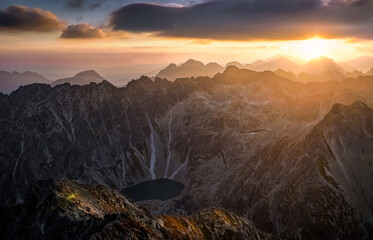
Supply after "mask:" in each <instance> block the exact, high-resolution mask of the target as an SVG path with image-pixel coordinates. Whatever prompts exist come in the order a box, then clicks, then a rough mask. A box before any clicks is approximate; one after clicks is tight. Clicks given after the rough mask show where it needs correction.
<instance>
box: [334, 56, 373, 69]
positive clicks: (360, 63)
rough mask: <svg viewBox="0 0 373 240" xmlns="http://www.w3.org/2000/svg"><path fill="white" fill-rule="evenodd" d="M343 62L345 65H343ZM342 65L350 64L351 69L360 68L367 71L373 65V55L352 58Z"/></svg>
mask: <svg viewBox="0 0 373 240" xmlns="http://www.w3.org/2000/svg"><path fill="white" fill-rule="evenodd" d="M342 64H343V65H342ZM342 64H341V65H342V66H343V67H344V68H345V66H349V67H350V69H349V71H352V70H355V69H356V70H358V71H362V72H367V71H369V70H370V68H371V67H372V66H373V57H371V56H362V57H359V58H356V59H352V60H349V61H346V62H343V63H342Z"/></svg>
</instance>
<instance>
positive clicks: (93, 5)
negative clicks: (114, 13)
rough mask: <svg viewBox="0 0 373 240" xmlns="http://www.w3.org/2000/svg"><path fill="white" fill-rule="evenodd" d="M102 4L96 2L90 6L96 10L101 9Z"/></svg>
mask: <svg viewBox="0 0 373 240" xmlns="http://www.w3.org/2000/svg"><path fill="white" fill-rule="evenodd" d="M101 5H102V4H101V3H100V2H94V3H92V4H91V5H90V7H89V8H90V9H96V8H99V7H101Z"/></svg>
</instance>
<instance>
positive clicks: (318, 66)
mask: <svg viewBox="0 0 373 240" xmlns="http://www.w3.org/2000/svg"><path fill="white" fill-rule="evenodd" d="M363 60H365V63H364V64H363V65H364V67H363V68H364V69H365V68H366V67H365V66H368V65H369V64H372V65H371V66H373V61H372V63H370V58H369V57H366V58H363V59H360V60H356V61H355V62H356V63H357V62H363ZM351 63H354V62H351ZM352 65H353V64H352ZM229 66H235V67H237V68H241V69H250V70H253V71H259V72H261V71H272V72H275V73H276V74H277V75H279V76H282V77H286V78H288V79H291V80H294V81H299V82H325V81H330V80H342V79H344V78H351V77H352V78H355V77H359V76H364V75H365V72H367V71H361V70H357V69H361V68H357V69H354V68H351V67H350V65H348V63H337V62H335V61H334V60H333V59H331V58H327V57H325V56H321V57H319V58H315V59H311V60H310V61H308V62H306V63H305V64H298V63H296V62H294V61H292V60H291V59H288V58H287V57H285V56H276V57H273V58H270V59H267V60H265V61H263V60H257V61H255V62H253V63H250V64H243V63H240V62H237V61H232V62H229V63H227V64H226V65H225V67H223V66H221V65H219V64H217V63H209V64H207V65H204V64H203V63H202V62H200V61H196V60H193V59H190V60H188V61H187V62H185V63H183V64H181V65H179V66H178V65H176V64H170V65H169V66H168V67H166V68H165V69H163V70H161V71H160V72H159V74H157V75H156V76H157V77H159V78H165V79H168V80H170V81H174V80H175V79H177V78H186V77H198V76H208V77H212V76H214V75H215V74H217V73H220V72H222V71H223V70H224V69H226V68H227V67H229ZM369 69H370V68H369ZM369 74H371V73H369Z"/></svg>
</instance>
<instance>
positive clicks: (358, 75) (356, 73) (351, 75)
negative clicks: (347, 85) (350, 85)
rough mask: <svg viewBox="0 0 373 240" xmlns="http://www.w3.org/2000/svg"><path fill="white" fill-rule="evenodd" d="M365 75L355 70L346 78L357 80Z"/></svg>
mask: <svg viewBox="0 0 373 240" xmlns="http://www.w3.org/2000/svg"><path fill="white" fill-rule="evenodd" d="M364 75H365V74H364V73H363V72H361V71H358V70H354V71H352V72H347V73H346V75H345V77H346V78H357V77H360V76H364Z"/></svg>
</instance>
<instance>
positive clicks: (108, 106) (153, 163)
mask: <svg viewBox="0 0 373 240" xmlns="http://www.w3.org/2000/svg"><path fill="white" fill-rule="evenodd" d="M372 92H373V79H372V78H371V77H362V78H357V79H350V80H344V81H341V82H327V83H309V84H299V83H296V82H293V81H290V80H287V79H285V78H281V77H279V76H277V75H275V74H273V73H270V72H263V73H257V72H253V71H249V70H239V69H237V68H235V67H229V68H228V69H227V70H226V71H225V72H224V73H223V74H218V75H216V76H215V77H214V78H207V77H206V78H196V79H195V78H192V79H179V80H176V81H175V82H169V81H167V80H163V79H159V78H157V79H155V81H154V82H153V81H152V80H151V79H149V78H146V77H142V78H140V79H139V80H135V81H132V82H130V83H129V84H128V86H127V87H125V88H115V87H113V86H112V85H111V84H109V83H108V82H105V81H104V82H102V83H100V84H94V83H92V84H89V85H87V86H70V85H68V84H65V85H60V86H57V87H54V88H51V87H50V86H48V85H30V86H27V87H22V88H20V89H19V90H17V91H16V92H14V93H12V94H11V95H9V96H0V122H1V125H2V128H1V129H0V136H1V138H0V139H1V140H0V176H1V178H0V184H1V186H2V189H3V191H1V192H0V197H1V203H2V204H3V205H6V204H14V203H22V202H23V201H24V199H25V192H26V189H27V188H28V186H29V185H30V183H32V182H35V181H36V180H42V179H48V178H50V177H53V178H68V179H78V180H79V181H81V182H84V183H100V184H102V185H104V186H106V187H109V188H113V189H117V190H120V189H122V188H124V187H128V186H132V185H133V184H136V183H139V182H141V181H144V180H150V179H156V178H163V177H165V178H170V179H174V180H177V181H179V182H182V183H183V184H184V185H185V189H184V190H183V191H182V193H181V195H180V196H179V197H178V198H176V199H172V200H168V201H163V202H159V201H153V202H152V201H150V202H146V203H144V206H146V207H148V208H149V209H151V210H152V212H153V213H168V214H177V213H185V212H195V211H198V210H200V209H204V208H207V207H211V206H214V207H222V208H225V209H228V210H230V211H232V212H234V213H236V214H238V215H239V216H243V217H245V218H247V219H249V220H251V221H252V222H253V223H254V224H255V226H257V227H258V228H259V229H262V230H264V231H266V232H271V233H276V234H279V235H280V236H283V237H286V238H290V239H297V238H304V239H322V238H324V239H341V238H346V239H348V238H351V237H353V238H369V237H372V231H371V226H372V215H371V209H372V203H371V199H372V198H371V189H372V187H371V182H372V181H371V180H372V170H371V168H370V167H369V164H371V163H372V149H373V147H372V141H371V136H372V128H371V126H370V123H371V122H373V119H372V117H371V113H370V112H371V110H370V108H369V107H367V106H365V104H363V103H359V102H358V103H356V104H353V103H354V102H356V101H363V102H365V103H366V104H367V105H368V106H373V97H372V94H371V93H372ZM335 103H340V104H347V105H350V104H353V105H351V106H344V105H335ZM333 106H334V107H333ZM349 109H350V110H349ZM333 116H334V117H333ZM363 123H364V124H363Z"/></svg>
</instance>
